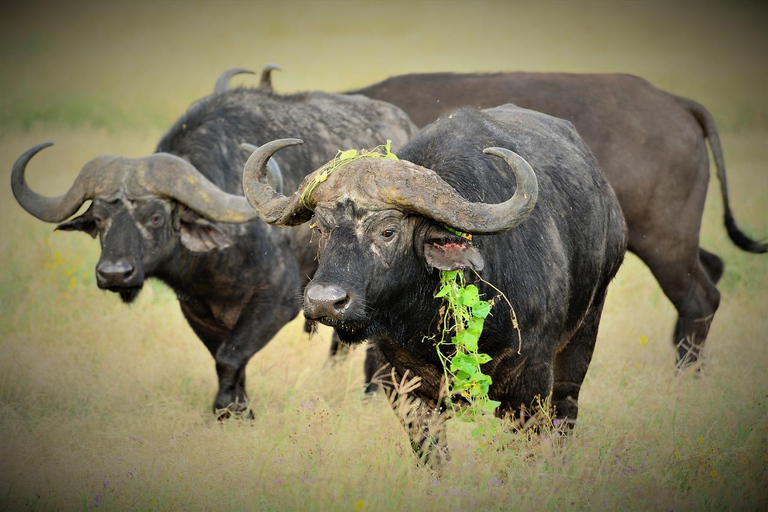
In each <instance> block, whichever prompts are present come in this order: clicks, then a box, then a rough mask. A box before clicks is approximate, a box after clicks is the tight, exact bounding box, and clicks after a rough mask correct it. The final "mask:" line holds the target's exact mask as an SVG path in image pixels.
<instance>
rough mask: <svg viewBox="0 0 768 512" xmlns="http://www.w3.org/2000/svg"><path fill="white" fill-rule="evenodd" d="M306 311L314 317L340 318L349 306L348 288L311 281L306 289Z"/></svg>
mask: <svg viewBox="0 0 768 512" xmlns="http://www.w3.org/2000/svg"><path fill="white" fill-rule="evenodd" d="M305 296H306V307H305V309H306V311H307V313H309V315H310V316H311V317H313V318H321V317H331V318H337V319H338V318H340V317H341V315H342V314H343V313H344V311H346V309H347V307H348V306H349V299H350V298H349V295H348V294H347V292H346V290H344V289H342V288H339V287H338V286H335V285H321V284H312V283H310V284H309V286H307V288H306V290H305Z"/></svg>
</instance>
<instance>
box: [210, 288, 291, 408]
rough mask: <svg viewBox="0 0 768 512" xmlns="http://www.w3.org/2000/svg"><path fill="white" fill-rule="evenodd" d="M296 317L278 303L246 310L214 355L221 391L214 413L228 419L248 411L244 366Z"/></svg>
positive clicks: (214, 404)
mask: <svg viewBox="0 0 768 512" xmlns="http://www.w3.org/2000/svg"><path fill="white" fill-rule="evenodd" d="M294 316H295V311H294V309H293V308H291V307H286V306H285V305H283V304H280V303H279V302H276V303H266V304H260V307H258V308H252V309H246V311H245V312H244V317H241V318H240V319H239V320H238V322H237V324H236V325H235V327H234V328H233V329H232V331H231V332H230V333H229V335H228V336H227V338H226V339H225V340H224V342H223V343H222V344H221V345H220V346H219V348H218V350H217V351H216V354H215V359H216V373H217V375H218V377H219V392H218V394H217V395H216V399H215V401H214V403H213V410H214V413H216V414H217V415H219V416H220V417H221V416H224V417H226V416H227V415H228V414H229V412H236V413H241V412H243V411H245V410H246V409H247V406H248V397H247V395H246V393H245V366H246V365H247V364H248V361H249V360H250V359H251V357H252V356H253V355H254V354H255V353H256V352H258V351H259V350H261V349H262V348H263V347H264V346H265V345H266V344H267V343H268V342H269V341H270V340H271V339H272V338H273V337H274V336H275V334H277V332H278V331H279V330H280V329H281V328H282V327H283V326H284V325H285V324H286V323H288V322H289V321H290V320H291V319H292V318H293V317H294Z"/></svg>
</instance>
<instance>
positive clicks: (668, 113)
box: [348, 73, 766, 364]
mask: <svg viewBox="0 0 768 512" xmlns="http://www.w3.org/2000/svg"><path fill="white" fill-rule="evenodd" d="M348 94H364V95H366V96H368V97H370V98H375V99H380V100H384V101H388V102H390V103H393V104H395V105H397V106H399V107H400V108H402V109H403V110H405V111H406V112H407V113H408V115H409V116H410V117H411V119H412V120H413V121H414V122H415V123H416V124H417V125H418V126H424V125H426V124H427V123H430V122H432V121H434V120H435V119H437V118H438V117H440V116H443V115H445V114H446V113H447V112H449V111H451V110H453V109H455V108H457V107H461V106H474V107H478V108H489V107H494V106H496V105H502V104H504V103H514V104H516V105H518V106H521V107H525V108H530V109H533V110H537V111H540V112H544V113H546V114H550V115H552V116H555V117H560V118H562V119H567V120H569V121H571V122H572V123H573V124H574V125H575V126H576V129H577V130H578V131H579V134H580V135H581V136H582V137H583V138H584V140H585V141H586V142H587V144H588V145H589V147H590V149H591V150H592V152H593V153H594V155H595V157H596V158H597V161H598V163H599V164H600V167H601V168H602V169H603V171H604V172H605V175H606V177H607V178H608V181H609V183H610V184H611V185H612V187H613V189H614V191H615V192H616V196H617V197H618V199H619V203H620V204H621V207H622V210H623V212H624V216H625V218H626V221H627V226H628V228H629V250H630V251H632V252H634V253H635V254H637V255H638V256H639V257H640V258H641V259H642V260H643V261H644V262H645V263H646V265H648V267H649V268H650V269H651V272H653V274H654V276H655V277H656V279H657V280H658V282H659V284H660V285H661V287H662V290H663V291H664V293H665V294H666V295H667V297H668V298H669V299H670V300H671V301H672V304H673V305H674V306H675V308H676V309H677V311H678V314H679V319H678V323H677V328H676V329H675V334H674V338H673V341H674V343H675V345H676V346H677V347H678V352H677V354H678V362H679V363H681V364H687V363H693V362H696V361H697V360H698V358H699V353H700V351H701V349H702V347H703V345H704V341H705V340H706V337H707V333H708V331H709V325H710V323H711V321H712V318H713V316H714V314H715V312H716V310H717V307H718V305H719V302H720V293H719V292H718V290H717V288H716V287H715V284H716V283H717V281H718V279H719V278H720V276H721V275H722V271H723V262H722V260H721V259H720V258H719V257H717V256H716V255H714V254H712V253H709V252H707V251H705V250H704V249H701V248H700V247H699V231H700V228H701V217H702V211H703V208H704V199H705V196H706V193H707V184H708V181H709V162H708V157H707V148H706V139H709V143H710V146H711V148H712V152H713V154H714V157H715V163H716V166H717V175H718V178H719V179H720V183H721V193H722V197H723V201H724V203H725V225H726V228H727V230H728V234H729V236H730V238H731V239H732V240H733V241H734V243H736V245H737V246H739V247H740V248H742V249H744V250H747V251H751V252H766V245H765V244H760V243H756V242H754V241H753V240H751V239H749V238H748V237H747V236H746V235H744V233H742V232H741V231H740V230H739V228H738V227H737V226H736V223H735V221H734V219H733V215H732V214H731V211H730V208H729V204H728V194H727V188H726V176H725V165H724V161H723V156H722V149H721V147H720V141H719V136H718V133H717V129H716V127H715V124H714V121H713V120H712V117H711V115H710V114H709V112H707V110H706V109H705V108H704V107H703V106H701V105H700V104H698V103H696V102H695V101H692V100H689V99H686V98H681V97H678V96H675V95H672V94H669V93H666V92H664V91H661V90H659V89H656V88H655V87H653V86H652V85H651V84H649V83H648V82H646V81H645V80H643V79H641V78H638V77H635V76H631V75H619V74H616V75H586V74H566V73H488V74H479V73H478V74H453V73H425V74H411V75H401V76H394V77H391V78H388V79H386V80H384V81H382V82H379V83H376V84H373V85H371V86H368V87H365V88H362V89H356V90H354V91H349V92H348Z"/></svg>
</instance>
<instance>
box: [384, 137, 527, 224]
mask: <svg viewBox="0 0 768 512" xmlns="http://www.w3.org/2000/svg"><path fill="white" fill-rule="evenodd" d="M483 153H485V154H487V155H494V156H497V157H499V158H501V159H503V160H504V161H505V162H506V163H507V165H509V167H510V168H511V169H512V172H513V173H514V175H515V181H516V183H517V185H516V189H515V193H514V194H513V195H512V197H510V198H509V199H507V200H506V201H504V202H503V203H498V204H492V203H473V202H471V201H467V200H466V199H464V198H463V197H461V196H460V195H459V193H458V192H456V190H455V189H454V188H453V187H452V186H451V185H449V184H448V183H447V182H445V181H444V180H443V179H442V178H441V177H440V176H439V175H437V173H435V172H434V171H432V170H430V169H427V168H424V167H420V166H416V165H414V164H409V165H407V166H405V167H403V168H402V169H401V172H399V173H391V174H387V173H385V174H383V175H380V176H376V177H375V181H376V187H377V189H378V195H379V197H380V198H381V199H382V200H383V201H384V202H385V203H388V204H391V205H393V206H397V207H398V208H400V209H402V210H404V211H410V212H413V213H418V214H420V215H423V216H425V217H429V218H431V219H434V220H436V221H438V222H441V223H442V224H445V225H447V226H450V227H452V228H454V229H457V230H460V231H463V232H465V233H474V234H479V235H480V234H494V233H502V232H504V231H508V230H510V229H513V228H514V227H516V226H517V225H519V224H520V223H521V222H523V221H524V220H525V219H526V218H527V217H528V215H529V214H530V213H531V211H532V210H533V207H534V205H535V204H536V199H537V198H538V194H539V192H538V190H539V189H538V183H537V180H536V174H535V173H534V171H533V169H532V168H531V166H530V165H529V164H528V162H526V161H525V159H524V158H522V157H521V156H519V155H518V154H517V153H514V152H512V151H510V150H508V149H505V148H496V147H492V148H486V149H484V150H483Z"/></svg>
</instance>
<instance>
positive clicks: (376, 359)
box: [364, 343, 384, 395]
mask: <svg viewBox="0 0 768 512" xmlns="http://www.w3.org/2000/svg"><path fill="white" fill-rule="evenodd" d="M382 366H384V363H382V361H381V358H380V356H379V355H378V351H377V350H376V348H375V347H374V345H373V344H371V343H369V344H368V346H367V347H366V349H365V366H364V371H365V394H366V395H372V394H374V393H376V392H377V391H378V390H379V383H378V380H377V379H376V373H377V372H378V371H379V370H380V369H381V368H382Z"/></svg>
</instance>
